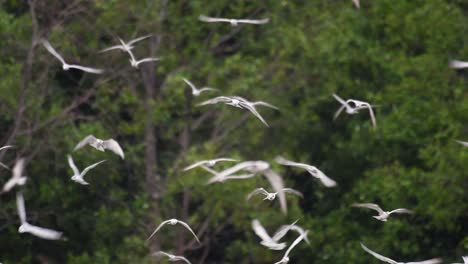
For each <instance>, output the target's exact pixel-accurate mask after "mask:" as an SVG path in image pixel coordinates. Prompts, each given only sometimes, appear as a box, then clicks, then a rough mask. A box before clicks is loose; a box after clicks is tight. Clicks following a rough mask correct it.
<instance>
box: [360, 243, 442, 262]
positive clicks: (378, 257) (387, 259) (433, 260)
mask: <svg viewBox="0 0 468 264" xmlns="http://www.w3.org/2000/svg"><path fill="white" fill-rule="evenodd" d="M361 247H362V248H363V249H364V250H365V251H366V252H367V253H369V254H371V255H372V256H374V257H375V258H377V259H379V260H381V261H384V262H387V263H390V264H438V263H442V259H440V258H433V259H430V260H425V261H417V262H397V261H395V260H393V259H390V258H387V257H384V256H382V255H380V254H378V253H376V252H374V251H372V250H370V249H368V248H367V247H366V246H365V245H364V244H362V243H361Z"/></svg>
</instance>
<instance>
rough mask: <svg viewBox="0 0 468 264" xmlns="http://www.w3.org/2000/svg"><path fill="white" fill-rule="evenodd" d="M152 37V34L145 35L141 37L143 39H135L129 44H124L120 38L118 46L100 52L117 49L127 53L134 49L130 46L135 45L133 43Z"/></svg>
mask: <svg viewBox="0 0 468 264" xmlns="http://www.w3.org/2000/svg"><path fill="white" fill-rule="evenodd" d="M152 35H153V34H150V35H146V36H143V37H139V38H136V39H132V40H130V41H129V42H125V41H123V40H122V39H121V38H119V41H120V45H115V46H112V47H109V48H106V49H103V50H101V51H100V52H107V51H111V50H116V49H119V50H121V51H129V50H131V49H133V48H134V46H132V45H133V44H135V43H137V42H139V41H141V40H144V39H147V38H149V37H151V36H152Z"/></svg>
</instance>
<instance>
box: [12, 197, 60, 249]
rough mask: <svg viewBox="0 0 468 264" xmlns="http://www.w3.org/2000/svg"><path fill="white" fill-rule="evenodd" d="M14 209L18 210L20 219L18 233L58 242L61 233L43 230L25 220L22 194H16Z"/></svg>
mask: <svg viewBox="0 0 468 264" xmlns="http://www.w3.org/2000/svg"><path fill="white" fill-rule="evenodd" d="M16 207H17V210H18V215H19V217H20V221H21V225H20V227H19V228H18V232H20V233H30V234H31V235H34V236H37V237H40V238H43V239H49V240H59V239H61V238H62V234H63V233H62V232H58V231H55V230H52V229H48V228H43V227H39V226H34V225H31V224H29V223H28V222H27V220H26V207H25V205H24V197H23V193H22V192H17V193H16Z"/></svg>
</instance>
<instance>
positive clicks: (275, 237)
mask: <svg viewBox="0 0 468 264" xmlns="http://www.w3.org/2000/svg"><path fill="white" fill-rule="evenodd" d="M297 221H299V219H298V220H296V221H294V222H293V223H292V224H290V225H282V226H281V227H280V228H278V230H276V232H275V234H274V235H273V237H272V239H273V240H274V241H276V242H279V240H281V238H283V237H284V236H285V235H286V234H287V233H288V231H289V230H291V228H292V227H293V226H294V225H295V224H296V223H297Z"/></svg>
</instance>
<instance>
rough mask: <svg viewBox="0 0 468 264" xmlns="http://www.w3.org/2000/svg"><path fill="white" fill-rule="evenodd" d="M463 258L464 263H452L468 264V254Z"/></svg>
mask: <svg viewBox="0 0 468 264" xmlns="http://www.w3.org/2000/svg"><path fill="white" fill-rule="evenodd" d="M462 258H463V263H452V264H468V256H464V257H462Z"/></svg>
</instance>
